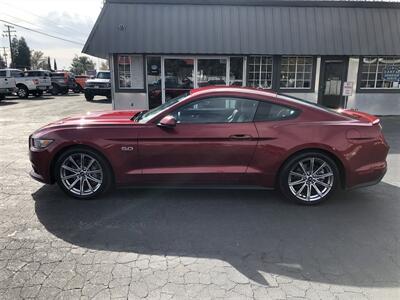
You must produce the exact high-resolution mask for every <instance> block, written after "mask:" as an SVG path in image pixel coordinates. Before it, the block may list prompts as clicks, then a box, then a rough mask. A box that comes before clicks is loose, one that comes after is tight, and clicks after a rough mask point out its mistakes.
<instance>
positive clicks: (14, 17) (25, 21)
mask: <svg viewBox="0 0 400 300" xmlns="http://www.w3.org/2000/svg"><path fill="white" fill-rule="evenodd" d="M2 14H3V15H5V16H7V17H9V18H13V19H16V20H18V21H21V22H24V23H26V24H29V25H33V26H38V24H34V23H32V22H29V21H27V20H24V19H22V18H19V17H16V16H12V15H9V14H7V13H2ZM40 18H41V17H40ZM46 21H47V22H49V21H50V20H46ZM54 23H55V22H54ZM56 25H57V28H59V27H58V24H56ZM39 27H41V28H39V29H43V30H46V28H44V27H42V26H39ZM61 29H68V28H66V27H62V28H61ZM71 32H72V31H71ZM54 33H56V34H61V35H62V34H63V32H60V31H58V32H57V31H55V32H54ZM49 34H53V33H52V32H51V33H49ZM79 34H81V33H79Z"/></svg>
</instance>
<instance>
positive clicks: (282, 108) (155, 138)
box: [29, 87, 389, 204]
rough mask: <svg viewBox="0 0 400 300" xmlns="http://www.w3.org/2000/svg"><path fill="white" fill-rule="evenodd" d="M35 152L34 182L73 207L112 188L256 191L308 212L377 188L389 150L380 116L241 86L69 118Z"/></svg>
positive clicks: (50, 128)
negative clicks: (351, 192)
mask: <svg viewBox="0 0 400 300" xmlns="http://www.w3.org/2000/svg"><path fill="white" fill-rule="evenodd" d="M29 148H30V160H31V163H32V168H33V170H32V172H31V176H32V177H33V178H35V179H36V180H39V181H41V182H43V183H47V184H53V183H56V182H57V183H58V184H59V185H60V187H61V188H62V189H63V190H64V191H65V192H66V193H67V194H69V195H70V196H73V197H75V198H81V199H87V198H94V197H97V196H99V195H100V194H102V193H104V192H106V191H107V190H109V188H110V187H111V186H113V185H116V186H133V187H134V186H137V187H139V186H141V187H143V186H162V185H169V186H171V185H172V186H178V185H180V186H181V185H190V186H204V185H206V186H208V187H209V186H228V187H229V186H236V187H237V186H246V187H249V186H250V187H262V188H278V189H280V190H281V191H282V193H283V194H284V195H285V196H286V197H287V198H290V199H292V200H295V201H297V202H299V203H303V204H315V203H318V202H321V201H322V200H324V199H326V198H328V197H329V196H331V195H332V194H333V193H334V191H335V190H336V189H337V188H344V189H348V188H353V187H358V186H365V185H371V184H375V183H378V182H379V181H380V180H381V179H382V177H383V176H384V174H385V172H386V156H387V153H388V149H389V147H388V145H387V143H386V141H385V139H384V137H383V134H382V131H381V126H380V124H379V119H378V118H376V117H374V116H371V115H368V114H366V113H362V112H358V111H351V110H344V111H341V112H337V111H333V110H329V109H326V108H323V107H320V106H318V105H316V104H312V103H309V102H306V101H303V100H299V99H294V98H291V97H288V96H284V95H278V94H275V93H271V92H268V91H263V90H257V89H251V88H239V87H207V88H200V89H194V90H191V91H190V92H189V93H187V94H185V95H182V96H179V97H177V98H174V99H171V100H169V101H167V102H166V103H164V104H162V105H161V106H159V107H157V108H154V109H152V110H149V111H139V110H126V111H105V112H88V113H86V114H84V115H80V116H71V117H68V118H65V119H62V120H59V121H57V122H54V123H51V124H49V125H47V126H45V127H43V128H41V129H39V130H37V131H36V132H34V133H33V134H32V135H31V136H30V138H29Z"/></svg>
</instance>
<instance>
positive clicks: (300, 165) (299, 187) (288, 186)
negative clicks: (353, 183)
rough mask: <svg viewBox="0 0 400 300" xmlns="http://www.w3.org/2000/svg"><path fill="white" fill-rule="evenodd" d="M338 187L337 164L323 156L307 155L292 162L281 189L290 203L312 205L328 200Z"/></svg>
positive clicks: (282, 174)
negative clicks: (291, 201)
mask: <svg viewBox="0 0 400 300" xmlns="http://www.w3.org/2000/svg"><path fill="white" fill-rule="evenodd" d="M338 183H339V169H338V167H337V165H336V163H335V162H334V161H333V160H332V159H331V158H330V157H329V156H327V155H325V154H323V153H320V152H306V153H301V154H299V155H296V156H294V157H292V158H291V159H289V160H288V161H287V162H286V163H285V165H284V166H283V168H282V170H281V172H280V176H279V187H280V190H281V191H282V193H283V194H284V195H285V196H286V197H287V198H289V199H291V200H293V201H296V202H297V203H300V204H305V205H313V204H317V203H320V202H322V201H324V200H326V199H328V198H329V197H330V196H331V195H332V194H333V193H334V192H335V190H336V188H337V186H338Z"/></svg>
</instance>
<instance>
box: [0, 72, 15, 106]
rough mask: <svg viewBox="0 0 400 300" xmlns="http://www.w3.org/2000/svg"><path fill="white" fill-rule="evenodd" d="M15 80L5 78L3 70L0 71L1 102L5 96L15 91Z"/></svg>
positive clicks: (5, 73)
mask: <svg viewBox="0 0 400 300" xmlns="http://www.w3.org/2000/svg"><path fill="white" fill-rule="evenodd" d="M16 89H17V87H16V85H15V79H14V78H11V77H7V72H6V71H5V70H0V101H1V100H3V99H4V98H5V97H6V95H10V94H12V93H14V92H15V91H16Z"/></svg>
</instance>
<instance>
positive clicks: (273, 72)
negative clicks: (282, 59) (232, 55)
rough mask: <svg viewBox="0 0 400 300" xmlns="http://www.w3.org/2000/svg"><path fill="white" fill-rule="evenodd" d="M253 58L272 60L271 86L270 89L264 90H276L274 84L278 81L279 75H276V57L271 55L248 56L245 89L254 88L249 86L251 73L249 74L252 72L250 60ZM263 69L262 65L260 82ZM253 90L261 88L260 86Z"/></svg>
mask: <svg viewBox="0 0 400 300" xmlns="http://www.w3.org/2000/svg"><path fill="white" fill-rule="evenodd" d="M252 57H258V58H260V59H262V58H266V57H268V58H271V60H272V63H271V67H272V71H271V86H270V87H268V88H264V89H268V90H273V89H274V82H275V80H276V75H277V73H276V70H277V69H276V57H275V56H274V55H272V54H271V55H248V56H247V61H246V64H245V65H246V70H245V71H246V83H245V85H243V86H245V87H253V86H250V85H249V81H250V78H249V75H250V72H249V70H250V59H251V58H252ZM266 66H268V64H266ZM261 67H262V64H260V71H259V78H258V81H260V80H261ZM265 74H266V75H268V72H266V73H265ZM253 88H259V86H254V87H253Z"/></svg>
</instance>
